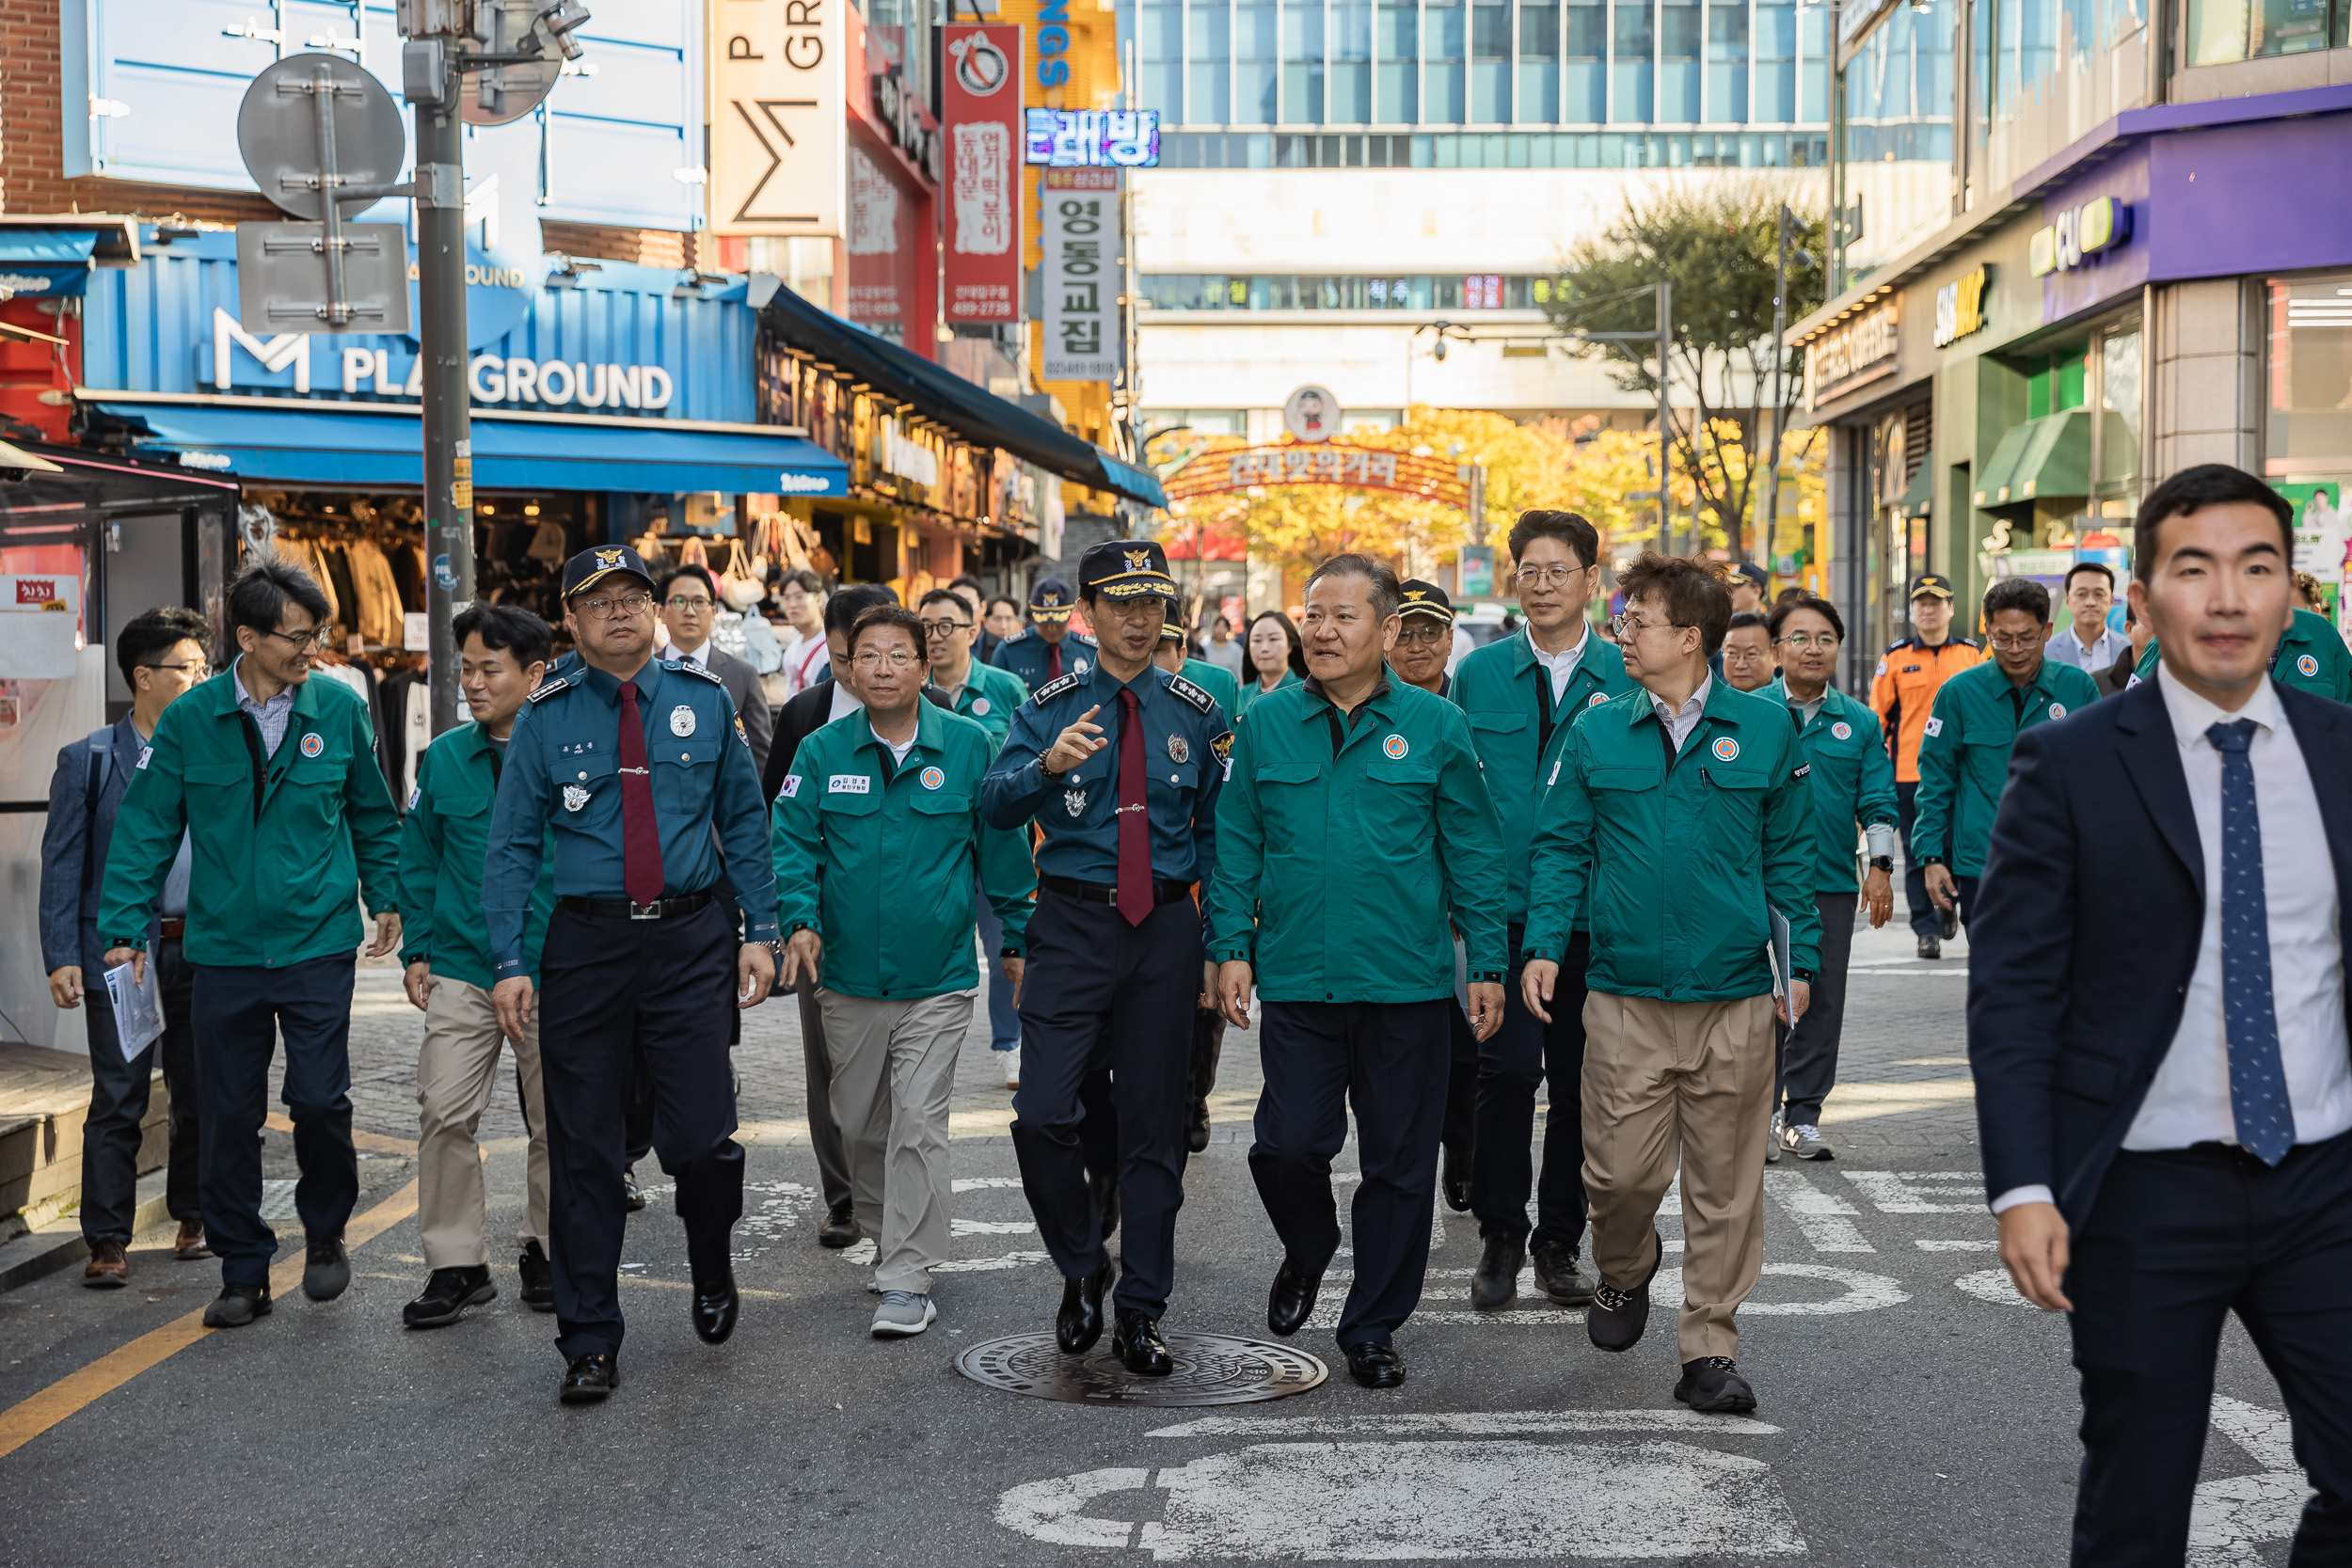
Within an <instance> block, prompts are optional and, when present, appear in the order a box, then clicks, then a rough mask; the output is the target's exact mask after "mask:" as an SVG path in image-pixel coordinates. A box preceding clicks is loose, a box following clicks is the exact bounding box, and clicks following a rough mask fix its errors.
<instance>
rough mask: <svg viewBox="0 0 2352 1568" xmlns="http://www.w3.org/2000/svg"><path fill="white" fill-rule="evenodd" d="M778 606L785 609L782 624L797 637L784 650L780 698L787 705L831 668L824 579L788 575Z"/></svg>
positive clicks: (803, 573)
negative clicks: (782, 691)
mask: <svg viewBox="0 0 2352 1568" xmlns="http://www.w3.org/2000/svg"><path fill="white" fill-rule="evenodd" d="M777 603H778V604H780V605H781V606H782V607H783V609H784V620H785V625H787V626H790V627H791V628H792V630H793V632H794V633H795V634H796V635H795V640H794V641H791V642H788V643H787V644H786V645H785V650H784V693H783V695H784V700H785V701H787V702H789V701H790V700H791V699H793V698H795V697H797V696H799V695H800V694H801V693H802V692H803V691H806V690H807V689H809V688H810V687H812V686H815V685H816V684H817V683H818V681H820V680H822V679H824V678H825V671H826V670H827V669H828V668H829V667H830V659H831V652H832V650H831V646H830V644H829V643H828V642H827V641H826V640H825V580H824V578H820V577H818V575H817V574H816V573H814V572H809V571H800V572H787V573H786V574H785V578H784V590H783V592H782V593H781V594H778V595H777Z"/></svg>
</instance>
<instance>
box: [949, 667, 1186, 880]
mask: <svg viewBox="0 0 2352 1568" xmlns="http://www.w3.org/2000/svg"><path fill="white" fill-rule="evenodd" d="M1075 641H1077V639H1076V638H1075V637H1073V638H1071V639H1070V642H1075ZM1012 645H1013V644H1011V643H1008V644H1007V646H1012ZM1069 645H1070V643H1069V642H1065V643H1064V644H1063V646H1064V647H1065V648H1067V647H1068V646H1069ZM1092 651H1093V650H1092V646H1091V644H1089V648H1088V653H1089V669H1088V670H1087V672H1086V673H1084V674H1079V673H1075V672H1073V673H1069V674H1066V675H1064V676H1062V678H1061V679H1059V680H1057V681H1049V682H1047V683H1046V684H1045V685H1043V686H1042V687H1041V688H1039V689H1038V691H1037V694H1036V695H1035V696H1033V697H1031V698H1030V699H1029V700H1028V701H1027V702H1025V703H1024V704H1022V705H1021V707H1020V710H1019V711H1018V712H1016V713H1015V714H1014V715H1013V716H1012V733H1011V734H1010V735H1009V736H1007V737H1006V739H1005V747H1004V750H1003V751H1002V752H998V753H997V756H996V762H995V765H994V766H993V767H992V768H990V769H989V771H988V777H987V779H986V780H984V781H983V782H982V783H981V785H980V809H981V811H982V812H983V813H984V814H985V815H986V816H987V817H988V820H989V822H990V824H991V825H992V826H994V827H998V828H1014V827H1018V826H1020V825H1021V824H1022V823H1024V822H1026V821H1028V820H1029V819H1030V818H1031V817H1035V818H1036V819H1037V825H1038V827H1039V828H1040V829H1041V830H1042V831H1043V833H1044V835H1045V842H1044V843H1043V844H1042V845H1041V846H1040V847H1039V848H1038V852H1037V868H1038V871H1039V873H1040V874H1041V875H1042V876H1048V877H1066V878H1068V879H1071V880H1073V881H1080V882H1094V883H1098V884H1101V885H1104V886H1110V885H1114V884H1116V883H1117V882H1118V880H1119V816H1118V812H1119V744H1120V729H1121V723H1122V719H1123V709H1124V706H1125V705H1123V704H1122V703H1120V700H1119V693H1120V683H1119V681H1118V679H1117V678H1116V677H1115V676H1113V675H1112V674H1111V673H1109V672H1108V671H1106V670H1104V669H1103V668H1102V667H1101V666H1100V665H1098V664H1093V663H1092V660H1091V657H1090V656H1091V654H1092ZM1129 689H1132V690H1133V691H1134V692H1135V693H1136V717H1137V719H1138V721H1140V722H1141V723H1142V725H1143V800H1144V805H1145V808H1146V809H1145V813H1144V816H1145V819H1146V821H1148V822H1149V823H1150V825H1151V829H1152V877H1153V879H1156V880H1159V881H1163V882H1205V881H1207V880H1208V879H1209V872H1210V869H1211V868H1212V867H1213V866H1214V865H1215V864H1216V797H1217V791H1218V790H1219V789H1221V788H1222V787H1223V786H1224V784H1225V766H1226V765H1225V759H1226V757H1227V756H1228V755H1229V754H1231V752H1232V745H1233V735H1232V730H1231V729H1230V728H1229V727H1228V726H1227V724H1226V721H1225V711H1224V709H1222V708H1220V707H1219V706H1217V703H1216V698H1214V697H1212V696H1210V695H1209V694H1208V693H1207V692H1206V691H1203V690H1201V689H1200V688H1199V687H1197V686H1195V685H1193V684H1192V682H1190V681H1188V680H1186V679H1184V677H1183V676H1182V675H1171V674H1169V673H1168V672H1167V671H1165V670H1163V669H1161V668H1160V667H1159V666H1158V665H1156V664H1152V665H1146V666H1145V667H1144V671H1143V673H1141V674H1139V675H1137V676H1136V678H1135V680H1134V682H1133V683H1132V685H1131V686H1130V688H1129ZM1098 705H1099V706H1100V708H1101V709H1102V711H1101V712H1099V713H1097V714H1096V715H1095V716H1094V718H1093V719H1092V721H1091V722H1093V723H1096V724H1099V725H1101V726H1102V730H1103V733H1102V735H1101V736H1099V737H1098V738H1099V739H1102V740H1104V741H1107V742H1109V744H1107V745H1105V746H1104V748H1103V749H1102V750H1101V751H1099V752H1095V753H1094V755H1092V756H1090V757H1089V758H1088V759H1087V760H1086V761H1085V762H1083V763H1081V764H1079V765H1078V766H1077V767H1075V768H1072V769H1071V770H1070V771H1069V772H1067V773H1065V774H1063V775H1062V776H1061V777H1060V778H1058V779H1048V778H1046V776H1045V772H1044V769H1043V768H1042V767H1041V759H1042V758H1043V757H1044V755H1045V753H1046V752H1050V751H1052V750H1053V749H1054V742H1055V741H1056V740H1057V739H1058V738H1059V737H1060V736H1061V732H1062V731H1064V730H1066V729H1068V728H1069V727H1070V726H1071V725H1073V724H1074V723H1076V722H1077V721H1078V719H1079V716H1080V715H1082V714H1084V713H1085V712H1086V710H1087V709H1089V708H1090V707H1096V706H1098Z"/></svg>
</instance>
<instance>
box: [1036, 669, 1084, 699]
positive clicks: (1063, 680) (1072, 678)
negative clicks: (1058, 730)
mask: <svg viewBox="0 0 2352 1568" xmlns="http://www.w3.org/2000/svg"><path fill="white" fill-rule="evenodd" d="M1084 679H1086V677H1085V676H1084V675H1081V674H1080V673H1078V672H1077V671H1075V670H1073V671H1071V672H1070V673H1068V674H1066V675H1063V676H1060V677H1059V678H1057V679H1055V680H1050V681H1047V682H1046V683H1045V684H1044V685H1043V686H1041V687H1039V688H1038V689H1036V690H1035V691H1032V692H1031V693H1029V701H1031V702H1032V703H1036V704H1038V705H1041V706H1042V705H1044V704H1047V703H1050V702H1052V701H1053V700H1054V699H1055V698H1057V697H1059V696H1061V695H1062V694H1064V693H1065V692H1071V691H1075V690H1077V689H1078V683H1079V682H1080V681H1082V680H1084Z"/></svg>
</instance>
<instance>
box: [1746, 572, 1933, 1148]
mask: <svg viewBox="0 0 2352 1568" xmlns="http://www.w3.org/2000/svg"><path fill="white" fill-rule="evenodd" d="M1732 619H1733V620H1735V621H1736V620H1738V619H1739V617H1738V616H1736V615H1735V616H1733V617H1732ZM1771 632H1772V646H1773V648H1774V649H1776V650H1777V651H1778V653H1779V656H1780V679H1778V680H1777V681H1775V682H1773V683H1772V685H1771V686H1768V687H1766V688H1765V689H1764V695H1765V696H1766V697H1769V698H1771V699H1772V701H1774V702H1777V703H1780V704H1782V705H1784V706H1786V707H1787V708H1788V717H1789V719H1790V720H1791V721H1794V722H1795V724H1796V727H1797V740H1798V743H1799V744H1800V745H1801V746H1803V747H1804V760H1805V763H1806V765H1807V766H1808V767H1810V768H1811V769H1812V772H1811V774H1810V775H1809V777H1810V779H1811V782H1812V785H1813V820H1814V843H1815V848H1814V881H1813V907H1814V908H1815V909H1816V910H1818V911H1820V917H1821V961H1820V966H1819V968H1818V969H1817V970H1816V972H1815V974H1814V976H1813V995H1812V1000H1811V1002H1810V1004H1809V1005H1808V1006H1806V1007H1805V1010H1804V1017H1803V1018H1801V1019H1799V1020H1797V1022H1796V1026H1795V1027H1794V1028H1790V1027H1788V1025H1786V1024H1781V1023H1777V1022H1776V1023H1775V1024H1774V1025H1773V1036H1772V1038H1773V1046H1774V1051H1775V1058H1774V1059H1775V1064H1776V1065H1775V1069H1774V1072H1775V1082H1776V1083H1777V1084H1778V1085H1780V1086H1779V1087H1778V1088H1776V1089H1775V1090H1774V1092H1773V1096H1772V1147H1771V1148H1768V1149H1766V1151H1765V1156H1764V1157H1765V1158H1766V1159H1767V1160H1774V1159H1777V1158H1778V1157H1779V1156H1780V1155H1781V1154H1782V1153H1784V1152H1785V1153H1788V1154H1793V1155H1795V1156H1796V1157H1797V1158H1798V1159H1800V1160H1833V1159H1836V1151H1835V1150H1834V1149H1832V1148H1830V1145H1829V1140H1828V1139H1826V1138H1824V1137H1822V1136H1821V1126H1820V1123H1821V1102H1822V1101H1824V1100H1826V1099H1828V1098H1829V1091H1830V1089H1831V1088H1832V1087H1833V1086H1835V1085H1836V1082H1837V1046H1838V1041H1839V1037H1840V1035H1841V1033H1842V1031H1843V1030H1844V1027H1845V1020H1846V961H1847V958H1848V957H1849V956H1850V955H1851V953H1852V951H1853V922H1854V909H1855V899H1856V889H1855V886H1854V864H1853V842H1854V831H1855V829H1856V828H1859V829H1860V830H1861V832H1862V834H1863V838H1864V840H1865V844H1866V851H1867V854H1868V856H1869V861H1870V868H1869V870H1868V871H1867V873H1865V874H1864V876H1863V878H1862V885H1861V888H1860V902H1861V905H1862V907H1863V908H1864V909H1865V910H1866V911H1867V913H1868V915H1869V920H1870V927H1871V929H1873V930H1876V929H1877V928H1878V927H1882V926H1883V925H1885V924H1886V922H1887V918H1888V916H1889V915H1890V914H1892V913H1893V911H1894V908H1895V884H1894V871H1895V859H1894V856H1895V821H1896V815H1897V807H1896V803H1895V765H1894V764H1893V762H1892V761H1890V760H1889V759H1888V757H1887V755H1886V740H1885V737H1884V736H1882V735H1880V734H1879V720H1878V715H1877V714H1875V713H1872V712H1871V711H1870V709H1869V707H1868V705H1867V704H1864V703H1859V702H1856V701H1855V700H1854V699H1853V698H1851V697H1849V696H1847V695H1846V694H1845V693H1844V692H1842V691H1838V690H1836V689H1833V688H1832V687H1831V686H1830V684H1829V682H1830V676H1831V675H1832V674H1833V673H1835V672H1836V668H1837V650H1838V649H1839V648H1840V647H1841V646H1843V645H1844V643H1845V641H1846V623H1845V621H1844V620H1843V618H1841V617H1840V616H1839V615H1838V613H1837V607H1836V605H1834V604H1831V603H1830V602H1829V601H1828V600H1827V599H1816V598H1810V597H1804V596H1800V597H1797V598H1794V599H1783V600H1782V601H1781V602H1780V603H1778V604H1776V605H1774V606H1773V607H1772V618H1771Z"/></svg>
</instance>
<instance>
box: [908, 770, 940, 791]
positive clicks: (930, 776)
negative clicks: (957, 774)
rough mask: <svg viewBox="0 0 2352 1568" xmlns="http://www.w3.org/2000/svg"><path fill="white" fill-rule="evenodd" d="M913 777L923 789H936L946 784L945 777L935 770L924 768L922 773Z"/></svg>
mask: <svg viewBox="0 0 2352 1568" xmlns="http://www.w3.org/2000/svg"><path fill="white" fill-rule="evenodd" d="M914 777H915V779H916V781H917V782H918V783H920V784H922V786H923V787H924V788H925V789H937V788H938V787H939V786H940V785H941V784H946V782H947V775H946V774H945V773H943V772H941V771H940V770H939V769H938V768H924V769H923V771H921V772H920V773H917V774H916V775H914Z"/></svg>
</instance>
